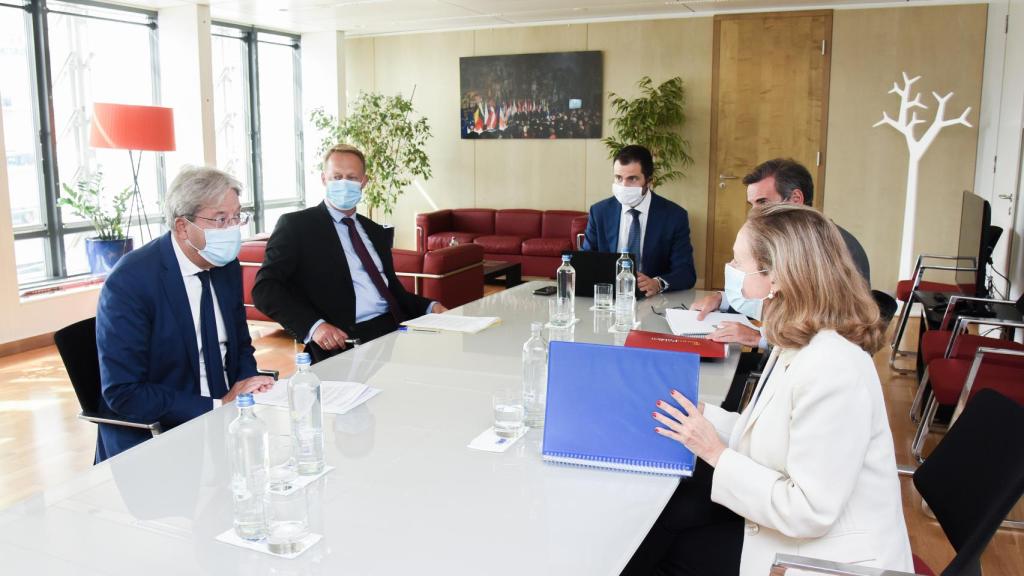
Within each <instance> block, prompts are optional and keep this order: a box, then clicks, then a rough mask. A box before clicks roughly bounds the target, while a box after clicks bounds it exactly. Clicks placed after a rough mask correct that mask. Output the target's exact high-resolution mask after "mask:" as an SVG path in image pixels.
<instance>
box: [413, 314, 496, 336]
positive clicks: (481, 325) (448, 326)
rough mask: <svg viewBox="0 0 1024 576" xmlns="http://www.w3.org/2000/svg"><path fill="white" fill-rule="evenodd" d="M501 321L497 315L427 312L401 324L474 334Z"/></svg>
mask: <svg viewBox="0 0 1024 576" xmlns="http://www.w3.org/2000/svg"><path fill="white" fill-rule="evenodd" d="M498 322H501V318H498V317H497V316H456V315H455V314H427V315H425V316H420V317H419V318H414V319H412V320H406V321H405V322H402V326H405V327H407V328H409V329H410V330H422V331H426V332H459V333H462V334H476V333H477V332H479V331H481V330H483V329H485V328H490V327H491V326H493V325H495V324H497V323H498Z"/></svg>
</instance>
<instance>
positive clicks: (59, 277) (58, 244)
mask: <svg viewBox="0 0 1024 576" xmlns="http://www.w3.org/2000/svg"><path fill="white" fill-rule="evenodd" d="M60 3H61V4H65V5H81V6H83V7H88V8H100V9H103V10H110V11H114V12H123V13H132V14H138V15H140V16H141V17H140V18H138V19H136V20H131V19H118V18H114V17H110V16H108V15H95V14H78V13H75V12H71V11H65V10H60V9H57V8H52V9H51V8H50V6H49V3H48V1H47V0H27V1H26V2H24V3H23V4H22V5H20V6H18V5H13V4H11V3H9V2H2V3H0V9H7V8H12V9H21V10H22V11H24V12H26V13H27V14H28V18H29V26H28V28H29V30H28V32H29V34H31V38H30V42H31V47H32V53H31V56H30V57H29V58H28V60H29V62H28V66H29V69H30V70H31V72H32V76H33V77H34V80H35V81H34V82H33V86H32V93H33V96H34V101H33V115H34V118H33V121H34V122H35V127H36V129H37V137H38V138H37V141H36V153H37V159H38V167H37V170H38V171H39V182H40V186H39V196H40V208H41V213H40V216H41V223H40V224H36V225H31V226H14V227H13V232H14V241H15V242H17V241H19V240H30V239H36V238H42V239H43V240H44V242H45V245H46V247H45V258H44V259H45V267H46V278H45V279H43V280H34V281H31V282H25V283H19V285H18V288H19V290H21V291H24V290H30V289H32V288H37V287H39V286H45V285H49V284H54V283H59V282H63V281H66V280H68V279H71V278H76V277H83V276H88V273H81V274H68V273H67V255H66V253H65V237H67V236H71V235H74V234H79V233H82V232H87V231H89V230H92V225H91V224H90V223H89V222H79V223H74V224H65V223H64V222H63V217H62V215H61V207H60V205H59V204H58V203H57V202H58V199H59V198H60V177H59V174H58V171H57V141H56V131H55V129H54V125H53V121H54V108H53V81H52V70H51V66H50V43H49V15H50V14H60V15H66V16H71V17H75V18H86V19H91V20H103V21H107V22H116V23H119V24H127V25H132V26H143V27H145V28H148V29H149V50H150V53H149V54H150V66H151V69H150V73H151V78H152V87H151V88H152V95H153V103H154V105H159V104H160V55H159V32H158V25H157V12H156V11H154V10H145V9H142V8H137V7H129V6H120V5H115V4H107V3H104V2H96V1H94V0H60ZM156 176H157V197H158V198H159V199H160V201H162V200H163V197H164V194H165V192H166V181H167V178H166V171H165V164H164V158H163V154H161V153H158V154H157V160H156ZM148 216H149V221H150V223H155V224H156V225H157V226H159V225H160V224H161V223H163V217H162V215H160V214H148Z"/></svg>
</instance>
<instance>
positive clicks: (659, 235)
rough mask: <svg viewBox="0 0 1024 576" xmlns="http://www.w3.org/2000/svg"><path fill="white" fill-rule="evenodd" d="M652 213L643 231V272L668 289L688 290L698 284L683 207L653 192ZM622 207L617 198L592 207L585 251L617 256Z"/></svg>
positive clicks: (641, 266)
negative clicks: (614, 253) (660, 281)
mask: <svg viewBox="0 0 1024 576" xmlns="http://www.w3.org/2000/svg"><path fill="white" fill-rule="evenodd" d="M648 194H650V195H651V210H650V212H649V213H648V214H647V227H646V229H645V230H644V250H643V258H642V261H641V263H640V271H641V272H643V273H644V274H646V275H647V276H650V277H651V278H654V277H655V276H661V278H662V279H663V280H665V281H666V282H668V289H669V290H670V291H671V290H687V289H689V288H693V285H694V284H696V283H697V271H696V269H695V268H694V266H693V246H692V245H691V244H690V218H689V216H687V214H686V210H684V209H683V207H682V206H680V205H678V204H676V203H675V202H672V201H670V200H666V199H664V198H662V197H661V196H658V195H657V194H655V193H654V192H653V191H652V192H648ZM621 217H622V204H619V201H618V200H616V199H615V198H614V197H612V198H606V199H604V200H602V201H600V202H598V203H597V204H594V205H593V206H591V207H590V217H589V218H588V219H587V231H586V237H585V239H584V241H583V249H584V250H596V251H598V252H618V247H619V220H620V219H621Z"/></svg>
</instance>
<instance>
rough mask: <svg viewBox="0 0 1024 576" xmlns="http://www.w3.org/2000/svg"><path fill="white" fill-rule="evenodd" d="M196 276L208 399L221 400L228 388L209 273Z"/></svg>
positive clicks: (206, 271)
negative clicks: (199, 293) (199, 283)
mask: <svg viewBox="0 0 1024 576" xmlns="http://www.w3.org/2000/svg"><path fill="white" fill-rule="evenodd" d="M196 276H197V277H198V278H199V281H200V282H201V283H202V284H203V295H202V296H201V297H200V298H199V332H200V338H202V341H203V363H204V364H206V385H207V387H208V388H209V389H210V398H222V397H223V396H224V395H225V394H227V393H228V387H227V385H226V384H225V383H224V361H223V359H222V358H221V357H220V337H219V336H217V315H216V313H215V312H214V311H213V290H212V289H211V288H210V271H209V270H204V271H202V272H200V273H198V274H196Z"/></svg>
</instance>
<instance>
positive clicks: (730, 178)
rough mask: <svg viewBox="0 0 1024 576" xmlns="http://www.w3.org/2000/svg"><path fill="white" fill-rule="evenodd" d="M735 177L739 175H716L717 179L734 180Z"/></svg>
mask: <svg viewBox="0 0 1024 576" xmlns="http://www.w3.org/2000/svg"><path fill="white" fill-rule="evenodd" d="M737 178H739V176H732V175H730V174H719V175H718V179H719V180H735V179H737Z"/></svg>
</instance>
